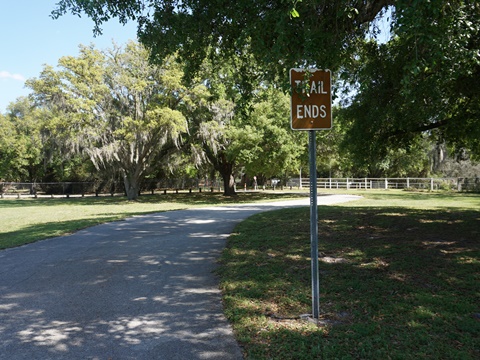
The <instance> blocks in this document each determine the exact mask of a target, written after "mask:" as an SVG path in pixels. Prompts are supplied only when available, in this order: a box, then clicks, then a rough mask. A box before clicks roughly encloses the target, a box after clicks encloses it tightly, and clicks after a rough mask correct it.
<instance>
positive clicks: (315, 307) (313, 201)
mask: <svg viewBox="0 0 480 360" xmlns="http://www.w3.org/2000/svg"><path fill="white" fill-rule="evenodd" d="M308 157H309V161H310V256H311V259H312V260H311V261H312V313H313V318H314V319H317V320H318V317H319V311H320V286H319V279H318V278H319V274H318V208H317V146H316V133H315V130H310V131H309V132H308Z"/></svg>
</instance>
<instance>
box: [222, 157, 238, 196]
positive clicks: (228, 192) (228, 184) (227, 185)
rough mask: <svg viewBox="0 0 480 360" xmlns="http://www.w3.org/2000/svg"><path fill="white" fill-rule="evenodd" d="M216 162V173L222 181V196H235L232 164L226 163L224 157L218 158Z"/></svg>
mask: <svg viewBox="0 0 480 360" xmlns="http://www.w3.org/2000/svg"><path fill="white" fill-rule="evenodd" d="M219 160H220V161H219V162H218V168H217V170H218V172H219V173H220V175H221V176H222V179H223V189H224V190H223V195H224V196H235V195H237V193H236V192H235V178H234V176H233V162H229V161H227V159H226V157H225V156H220V157H219Z"/></svg>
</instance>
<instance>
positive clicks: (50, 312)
mask: <svg viewBox="0 0 480 360" xmlns="http://www.w3.org/2000/svg"><path fill="white" fill-rule="evenodd" d="M357 198H358V197H356V196H341V195H331V196H320V197H319V198H318V204H319V205H322V204H333V203H339V202H345V201H350V200H354V199H357ZM303 205H305V206H308V199H305V200H296V201H289V202H281V203H280V202H279V203H267V204H259V205H236V206H223V207H211V208H203V209H194V210H182V211H171V212H165V213H157V214H153V215H145V216H138V217H133V218H129V219H127V220H125V221H119V222H114V223H109V224H103V225H98V226H95V227H91V228H88V229H85V230H82V231H79V232H77V233H75V234H73V235H70V236H64V237H58V238H53V239H49V240H45V241H40V242H37V243H34V244H30V245H26V246H22V247H19V248H14V249H9V250H4V251H0V359H2V360H3V359H5V360H7V359H8V360H15V359H28V360H33V359H41V360H45V359H69V360H72V359H99V360H102V359H104V360H107V359H112V360H120V359H122V360H123V359H136V360H138V359H182V360H183V359H222V360H226V359H242V353H241V350H240V348H239V346H238V345H237V343H236V341H235V339H234V338H233V335H232V331H231V328H230V326H229V324H228V322H227V320H226V319H225V317H224V315H223V309H222V303H221V294H220V291H219V289H218V281H217V279H216V277H215V276H214V275H213V274H212V270H214V269H215V266H216V264H215V261H216V259H217V258H218V256H219V255H220V252H221V251H222V249H223V247H224V245H225V239H226V238H227V237H228V235H229V234H230V232H231V231H232V230H233V228H234V226H235V225H236V224H237V223H238V222H240V221H241V220H244V219H245V218H247V217H248V216H251V215H253V214H255V213H258V212H262V211H268V210H273V209H278V208H281V207H292V206H303Z"/></svg>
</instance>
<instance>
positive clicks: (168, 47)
mask: <svg viewBox="0 0 480 360" xmlns="http://www.w3.org/2000/svg"><path fill="white" fill-rule="evenodd" d="M66 12H71V13H73V14H77V15H80V14H87V15H88V16H89V17H91V18H92V20H93V21H94V31H95V32H96V33H99V32H101V26H102V23H104V22H105V21H107V20H109V19H110V18H112V17H116V18H118V19H119V20H120V22H124V23H125V22H127V21H130V20H136V21H138V36H139V39H140V41H141V42H142V43H144V44H145V45H146V46H147V47H148V48H150V49H151V50H152V59H153V60H159V59H162V58H163V57H164V56H165V54H168V53H172V52H177V51H178V53H179V55H180V57H181V58H182V59H183V61H184V64H185V66H186V69H187V74H190V76H191V75H192V74H194V73H195V70H198V69H199V68H200V67H201V64H202V63H203V61H204V59H205V58H209V59H211V61H212V62H213V63H215V62H217V63H218V62H222V61H224V59H225V58H232V57H233V58H235V57H241V56H246V54H249V56H252V58H253V60H254V63H255V64H256V65H255V66H256V68H255V71H250V72H245V73H244V74H243V78H244V81H243V83H244V84H249V83H251V82H252V81H258V77H262V78H263V79H269V80H272V81H275V82H277V83H281V84H286V83H287V80H288V76H287V72H288V69H289V68H291V67H308V66H314V67H318V68H329V69H331V70H333V71H334V75H336V78H337V80H341V81H342V83H343V84H349V86H350V90H351V89H352V87H353V89H354V90H353V91H352V92H351V93H353V94H354V95H355V96H354V99H353V101H351V102H350V103H344V107H350V109H351V111H350V115H349V116H350V117H352V116H354V118H355V119H353V120H355V124H353V125H352V128H351V130H349V131H350V132H352V134H351V135H352V136H351V138H355V136H354V134H353V133H355V132H360V133H361V132H362V131H363V132H364V133H363V135H364V136H368V137H369V138H368V141H371V142H374V141H375V142H376V144H377V145H378V146H379V147H381V148H382V149H381V150H382V152H383V153H385V152H387V151H388V149H387V147H388V148H389V149H391V150H394V149H395V147H396V148H397V149H402V150H405V151H407V152H408V150H409V148H414V147H415V146H413V145H412V144H414V143H417V144H418V141H419V140H418V137H419V136H430V137H434V138H436V139H437V141H438V142H447V143H448V144H449V145H450V146H451V147H452V148H454V149H457V150H459V149H463V148H465V149H468V150H469V151H470V152H471V153H472V154H473V155H474V156H477V157H478V156H480V142H479V141H480V140H478V139H480V136H479V133H478V131H479V130H478V129H480V126H478V125H479V118H480V112H479V107H480V105H479V104H480V99H479V94H480V85H479V82H478V81H477V79H478V78H479V76H480V51H479V48H480V43H479V39H480V3H479V2H478V1H476V0H430V1H413V0H377V1H374V0H362V1H358V0H334V1H325V0H286V1H269V0H238V1H234V2H231V1H215V0H168V1H166V0H124V1H117V0H103V1H94V2H93V1H81V0H61V1H60V2H59V3H58V5H57V8H56V9H55V10H54V11H53V13H52V14H53V16H54V17H58V16H61V15H62V14H65V13H66ZM387 13H388V14H389V15H388V16H389V19H388V20H389V22H388V24H389V27H390V28H389V29H387V30H386V31H387V32H388V34H387V35H388V36H386V39H387V42H386V43H385V44H383V43H379V42H378V41H375V39H376V38H379V35H382V34H379V33H380V30H383V29H381V27H380V26H379V24H380V22H382V21H383V22H385V20H386V19H385V18H382V16H383V17H384V16H387V15H386V14H387ZM383 35H385V34H383ZM372 39H373V40H372ZM238 70H239V71H241V70H242V69H238ZM247 88H248V87H247ZM252 88H253V87H252V86H250V90H251V89H252ZM247 93H248V91H247ZM246 95H247V96H248V95H251V92H250V94H246ZM382 109H383V110H382ZM353 114H355V115H353ZM366 123H368V124H369V125H365V124H366ZM366 129H368V133H365V131H366ZM356 137H357V138H359V139H360V138H362V135H361V134H357V136H356ZM383 144H385V145H388V146H383ZM358 146H361V145H358ZM370 159H372V157H370Z"/></svg>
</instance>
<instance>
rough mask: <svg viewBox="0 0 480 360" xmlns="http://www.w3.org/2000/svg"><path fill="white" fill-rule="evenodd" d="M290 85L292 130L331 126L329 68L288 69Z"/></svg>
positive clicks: (322, 128)
mask: <svg viewBox="0 0 480 360" xmlns="http://www.w3.org/2000/svg"><path fill="white" fill-rule="evenodd" d="M290 85H291V87H292V97H291V107H290V120H291V122H290V125H291V127H292V130H325V129H331V128H332V85H331V73H330V70H318V69H310V70H308V71H305V70H304V69H290Z"/></svg>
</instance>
